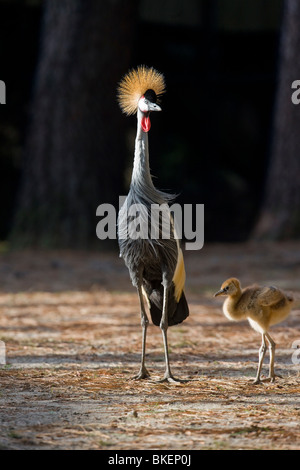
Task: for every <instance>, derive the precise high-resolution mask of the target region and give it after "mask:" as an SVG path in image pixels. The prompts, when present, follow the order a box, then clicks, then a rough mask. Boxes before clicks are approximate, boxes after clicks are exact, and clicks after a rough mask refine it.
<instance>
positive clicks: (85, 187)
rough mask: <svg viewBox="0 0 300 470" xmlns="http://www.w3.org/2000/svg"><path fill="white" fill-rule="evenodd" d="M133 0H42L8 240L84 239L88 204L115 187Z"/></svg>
mask: <svg viewBox="0 0 300 470" xmlns="http://www.w3.org/2000/svg"><path fill="white" fill-rule="evenodd" d="M136 4H137V2H136V0H101V1H99V0H48V1H46V2H45V10H44V19H43V29H42V40H41V52H40V60H39V64H38V69H37V74H36V81H35V86H34V90H33V93H34V95H33V104H32V109H31V123H30V126H29V129H28V138H27V143H26V146H25V152H24V171H23V182H22V187H21V191H20V197H19V200H18V207H17V210H16V218H15V224H14V230H13V234H12V240H13V241H14V242H16V243H17V244H18V245H22V246H24V245H25V246H28V245H39V246H46V247H47V246H58V247H64V246H78V247H80V246H87V245H88V244H90V243H91V242H93V241H96V232H95V229H96V208H97V206H98V205H99V204H101V203H102V202H105V203H112V204H117V201H118V196H119V194H120V193H122V181H123V169H124V161H125V160H126V158H125V151H124V147H125V146H124V139H123V137H124V132H123V129H124V120H122V117H121V112H120V109H119V108H118V105H117V101H116V88H117V84H118V82H119V80H120V78H121V77H122V75H123V74H124V72H126V71H127V68H128V64H129V59H130V50H131V45H132V44H131V43H132V39H133V31H134V25H135V18H136Z"/></svg>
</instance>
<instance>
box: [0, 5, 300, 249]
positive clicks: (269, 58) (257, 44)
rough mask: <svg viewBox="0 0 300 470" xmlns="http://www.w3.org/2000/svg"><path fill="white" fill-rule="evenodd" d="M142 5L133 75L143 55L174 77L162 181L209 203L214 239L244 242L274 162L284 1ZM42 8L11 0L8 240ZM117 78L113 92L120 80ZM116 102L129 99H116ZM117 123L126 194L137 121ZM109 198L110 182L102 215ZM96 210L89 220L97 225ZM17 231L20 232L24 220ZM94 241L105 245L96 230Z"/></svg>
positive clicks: (5, 110)
mask: <svg viewBox="0 0 300 470" xmlns="http://www.w3.org/2000/svg"><path fill="white" fill-rule="evenodd" d="M136 4H137V17H136V20H135V22H134V30H133V32H132V33H133V39H132V46H131V49H130V57H129V58H128V64H126V67H125V66H124V70H123V72H122V73H126V71H127V69H128V68H129V67H132V66H136V65H138V64H141V63H144V64H147V65H150V66H154V67H156V68H157V69H158V70H160V71H162V72H163V73H164V75H165V78H166V83H167V93H166V95H165V96H164V98H163V102H162V108H163V113H161V114H160V115H159V116H155V117H153V122H152V129H151V133H150V159H151V162H150V164H151V170H152V174H153V175H155V176H157V179H156V180H155V184H156V186H158V187H159V188H162V189H169V190H170V191H172V192H177V193H179V194H180V196H179V201H180V202H181V203H204V204H205V241H206V242H207V241H241V240H245V239H247V238H248V237H249V236H250V234H251V233H252V230H253V227H254V224H255V222H256V220H257V218H258V214H259V210H260V207H261V204H262V196H263V192H264V184H265V180H266V172H267V168H268V164H269V158H270V141H271V132H272V116H273V111H274V99H275V91H276V83H277V71H278V53H279V39H280V27H281V22H282V11H283V1H282V0H272V1H259V0H252V1H245V2H240V1H238V0H222V1H217V0H215V1H213V0H202V1H200V0H198V1H197V0H191V1H188V2H187V1H180V0H175V1H172V2H171V1H162V0H161V1H158V0H155V1H154V0H152V1H148V0H140V1H139V2H136ZM43 5H44V2H42V1H29V0H27V1H25V0H23V1H21V0H20V1H13V0H10V1H4V0H1V1H0V43H1V49H0V65H1V68H0V79H1V80H4V81H5V82H6V86H7V104H6V105H5V106H1V109H0V112H1V121H0V197H1V201H2V203H1V205H0V220H1V224H0V239H1V240H2V241H5V240H8V239H9V237H10V234H11V232H12V231H13V229H14V224H15V215H16V213H17V212H18V205H20V199H18V198H19V197H20V196H19V194H20V192H19V191H20V182H21V179H22V169H23V158H24V144H25V142H26V135H27V132H28V122H29V115H30V111H31V107H30V106H31V103H32V97H33V95H34V83H35V82H34V80H35V73H36V67H37V62H38V56H39V53H40V43H41V39H40V38H41V35H42V29H41V28H42V26H41V25H42V23H41V20H42V17H43ZM111 27H112V28H113V27H114V25H113V24H112V25H111ZM123 48H124V44H121V43H120V44H119V50H118V51H117V53H116V49H114V51H113V53H114V54H115V56H114V57H113V60H112V62H114V61H118V60H119V58H120V57H121V56H122V53H123V52H122V51H123ZM99 54H101V51H99ZM107 75H108V76H110V70H107ZM119 78H121V76H120V77H119ZM296 78H297V77H295V79H296ZM298 78H300V77H298ZM101 80H102V77H99V87H100V88H101ZM110 84H111V89H112V91H113V92H114V90H115V89H116V87H117V80H112V81H111V83H110ZM75 98H76V97H74V99H75ZM92 99H93V97H92V96H91V100H92ZM111 107H116V108H117V107H118V105H117V103H116V101H114V100H113V101H112V102H111ZM33 112H34V110H33ZM116 112H120V111H119V110H118V111H116ZM118 126H121V127H120V131H119V130H116V138H118V139H119V138H120V132H122V133H124V146H123V148H124V153H123V155H122V161H124V162H126V164H125V165H124V167H121V166H120V167H114V171H115V172H116V173H118V172H121V173H122V174H121V179H122V181H123V188H118V190H117V188H116V193H119V192H120V191H121V192H122V193H123V194H125V193H126V190H127V189H128V184H129V177H130V171H131V165H132V152H133V139H134V133H135V127H136V120H135V117H132V118H125V117H121V118H120V121H119V122H118ZM91 132H93V131H91ZM27 158H28V151H27ZM95 158H97V156H95ZM99 158H103V157H101V156H100V157H99ZM74 171H76V168H74ZM102 202H109V201H108V200H107V197H106V194H103V193H101V185H99V193H98V200H95V205H94V207H95V211H96V207H97V205H98V204H101V203H102ZM95 211H94V212H91V214H90V218H91V221H92V225H93V226H94V227H95V228H96V223H97V220H96V217H95ZM18 230H19V238H20V236H21V237H22V233H20V231H22V228H19V229H18ZM93 237H94V241H95V238H96V235H95V232H94V233H93V234H92V233H91V235H90V238H91V239H92V238H93ZM36 243H37V244H39V243H38V239H37V238H36V237H35V238H34V244H36ZM98 243H99V244H100V243H101V242H98ZM29 244H30V238H29ZM55 244H56V245H59V240H58V241H57V240H56V241H55ZM62 244H64V243H62ZM50 245H51V242H50Z"/></svg>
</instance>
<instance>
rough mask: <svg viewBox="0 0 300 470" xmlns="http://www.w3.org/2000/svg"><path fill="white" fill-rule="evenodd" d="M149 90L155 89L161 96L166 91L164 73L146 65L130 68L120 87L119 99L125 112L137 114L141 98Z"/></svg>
mask: <svg viewBox="0 0 300 470" xmlns="http://www.w3.org/2000/svg"><path fill="white" fill-rule="evenodd" d="M147 90H153V91H154V93H155V94H156V96H157V97H158V98H159V97H160V96H161V95H162V94H163V93H164V92H165V80H164V76H163V74H162V73H160V72H158V71H157V70H155V69H154V68H153V67H146V66H145V65H140V66H139V67H137V68H136V69H132V70H130V71H129V72H128V73H127V74H126V75H125V76H124V78H123V79H122V80H121V82H120V84H119V87H118V101H119V105H120V107H121V109H122V111H123V113H125V114H127V115H130V114H135V113H136V112H137V109H138V102H139V99H140V98H141V97H142V96H143V95H144V94H145V93H146V91H147Z"/></svg>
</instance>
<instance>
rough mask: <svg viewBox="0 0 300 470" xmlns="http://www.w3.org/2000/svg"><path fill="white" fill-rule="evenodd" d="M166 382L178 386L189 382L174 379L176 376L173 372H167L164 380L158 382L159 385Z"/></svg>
mask: <svg viewBox="0 0 300 470" xmlns="http://www.w3.org/2000/svg"><path fill="white" fill-rule="evenodd" d="M164 382H169V383H173V384H174V383H176V384H178V383H186V382H188V380H183V379H177V378H176V377H174V375H173V374H172V373H171V372H166V373H165V375H164V376H163V378H162V379H160V380H158V381H157V383H164Z"/></svg>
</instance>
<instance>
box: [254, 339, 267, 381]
mask: <svg viewBox="0 0 300 470" xmlns="http://www.w3.org/2000/svg"><path fill="white" fill-rule="evenodd" d="M261 339H262V342H261V347H260V348H259V355H258V367H257V373H256V377H255V379H254V382H253V383H254V384H259V383H260V382H261V380H260V374H261V368H262V365H263V361H264V357H265V354H266V350H267V345H266V337H265V334H264V333H262V335H261Z"/></svg>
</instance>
